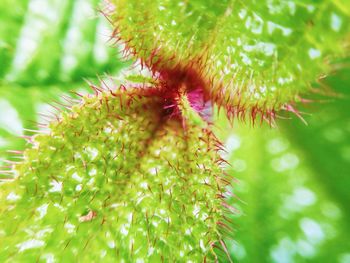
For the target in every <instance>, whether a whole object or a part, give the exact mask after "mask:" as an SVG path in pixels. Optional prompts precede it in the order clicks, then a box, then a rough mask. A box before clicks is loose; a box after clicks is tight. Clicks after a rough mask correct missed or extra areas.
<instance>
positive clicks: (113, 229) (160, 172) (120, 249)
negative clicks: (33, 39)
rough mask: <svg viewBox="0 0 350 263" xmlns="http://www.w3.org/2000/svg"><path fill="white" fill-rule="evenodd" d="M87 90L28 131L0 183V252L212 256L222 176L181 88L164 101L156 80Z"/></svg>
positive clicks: (157, 258)
mask: <svg viewBox="0 0 350 263" xmlns="http://www.w3.org/2000/svg"><path fill="white" fill-rule="evenodd" d="M96 91H97V94H96V95H94V96H90V95H89V96H86V97H83V99H82V101H81V103H80V104H78V105H75V106H73V107H72V110H71V111H70V112H65V113H62V116H61V117H60V119H59V120H57V121H53V122H51V123H50V132H49V133H48V134H42V135H36V136H34V137H32V138H31V139H30V140H31V141H32V143H33V147H32V148H31V149H28V150H26V151H25V152H24V161H23V162H20V163H18V164H15V165H14V168H13V170H14V171H15V173H16V178H15V180H14V181H10V182H8V183H3V184H2V185H1V192H0V200H1V203H0V210H1V213H0V214H1V215H0V224H1V226H2V227H1V232H0V243H1V244H3V245H2V249H1V251H0V259H1V261H6V260H7V261H23V260H29V261H32V260H44V259H47V258H51V259H54V260H56V259H58V260H60V261H61V260H63V261H65V262H76V261H77V260H79V261H87V260H88V261H91V260H93V261H101V260H102V261H115V260H127V261H138V260H141V259H142V260H146V259H148V261H149V262H161V261H164V260H165V261H179V260H182V259H186V260H192V261H194V262H198V261H201V260H202V259H203V258H207V259H208V260H213V259H215V257H217V256H216V253H214V252H213V245H214V244H215V243H218V245H217V246H221V243H222V233H221V231H222V229H221V227H220V222H221V223H223V221H225V220H224V217H223V214H224V209H223V207H222V203H223V202H224V201H223V200H222V198H220V196H223V194H224V190H225V185H226V183H224V182H225V181H224V177H223V175H222V171H221V168H220V167H219V163H220V161H221V158H220V156H219V155H218V154H217V152H216V151H217V146H216V144H217V141H216V139H215V137H214V135H213V134H212V133H211V132H210V131H209V130H208V129H206V128H200V127H199V126H197V125H194V124H193V122H192V119H191V118H192V115H190V116H187V115H186V114H187V113H188V112H189V111H191V109H190V108H189V107H190V106H189V103H183V102H186V101H187V99H186V97H183V98H181V99H180V100H179V103H178V104H177V105H176V106H174V109H173V111H171V110H169V108H164V99H163V98H162V94H163V93H162V91H161V90H158V89H156V88H150V89H149V90H143V89H141V90H140V89H134V90H132V89H131V90H130V89H129V90H128V91H123V90H120V91H118V90H106V91H102V92H99V91H98V89H96ZM177 107H179V108H178V109H177ZM163 108H164V110H161V109H163ZM177 110H180V112H178V111H177ZM195 121H196V122H198V120H195Z"/></svg>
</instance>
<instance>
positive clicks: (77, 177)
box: [72, 172, 83, 183]
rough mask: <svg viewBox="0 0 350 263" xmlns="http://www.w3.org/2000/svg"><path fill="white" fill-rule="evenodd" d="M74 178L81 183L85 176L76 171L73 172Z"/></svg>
mask: <svg viewBox="0 0 350 263" xmlns="http://www.w3.org/2000/svg"><path fill="white" fill-rule="evenodd" d="M72 178H73V179H74V180H76V181H78V182H79V183H81V182H82V181H83V178H82V177H80V176H79V175H78V173H77V172H75V173H73V174H72Z"/></svg>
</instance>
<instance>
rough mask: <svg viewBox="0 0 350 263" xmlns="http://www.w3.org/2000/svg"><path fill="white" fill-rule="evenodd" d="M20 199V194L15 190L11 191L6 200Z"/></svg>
mask: <svg viewBox="0 0 350 263" xmlns="http://www.w3.org/2000/svg"><path fill="white" fill-rule="evenodd" d="M19 199H20V196H19V195H17V194H16V193H15V192H11V193H9V194H8V195H7V197H6V200H8V201H14V202H15V201H17V200H19Z"/></svg>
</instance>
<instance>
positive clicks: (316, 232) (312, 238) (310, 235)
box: [299, 218, 325, 244]
mask: <svg viewBox="0 0 350 263" xmlns="http://www.w3.org/2000/svg"><path fill="white" fill-rule="evenodd" d="M299 226H300V228H301V229H302V230H303V232H304V234H305V236H306V238H307V240H308V241H309V242H310V243H312V244H319V243H321V242H322V241H323V240H324V239H325V233H324V231H323V230H322V228H321V226H320V224H319V223H317V222H316V221H315V220H313V219H310V218H302V219H301V220H300V222H299Z"/></svg>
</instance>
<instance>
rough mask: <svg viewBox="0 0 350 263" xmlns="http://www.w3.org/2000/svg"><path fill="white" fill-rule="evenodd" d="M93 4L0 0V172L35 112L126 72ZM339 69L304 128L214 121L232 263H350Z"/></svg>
mask: <svg viewBox="0 0 350 263" xmlns="http://www.w3.org/2000/svg"><path fill="white" fill-rule="evenodd" d="M98 2H99V1H97V0H74V1H73V0H30V1H27V0H20V1H17V2H16V3H14V1H13V0H1V1H0V166H1V165H5V164H4V160H6V159H7V158H8V153H7V150H13V149H16V150H21V149H24V147H25V141H24V140H23V139H21V138H19V136H22V135H29V134H30V132H29V131H27V130H25V129H24V128H27V129H37V125H36V124H35V122H43V121H45V120H43V119H42V117H40V116H39V115H38V113H49V112H50V106H48V104H47V103H48V102H50V101H53V100H60V98H59V96H60V95H62V94H66V93H68V92H69V91H70V90H79V91H84V90H87V84H86V83H85V81H84V79H89V80H91V81H92V82H97V81H98V80H97V79H98V76H102V77H103V76H104V75H108V76H117V75H118V74H120V70H121V69H123V68H124V67H125V63H124V64H123V63H121V62H120V59H119V58H118V48H116V47H113V41H110V42H108V40H109V36H110V30H111V29H110V28H109V25H108V22H107V21H106V19H105V18H104V17H103V16H102V15H101V14H100V13H99V12H98V11H97V10H98V4H99V3H98ZM343 65H344V67H343V69H341V70H339V71H338V72H337V73H335V74H333V75H332V76H329V77H327V78H326V80H324V81H323V84H324V85H327V86H329V87H330V88H331V89H332V91H333V93H334V94H333V95H332V96H331V95H329V96H328V97H325V96H320V95H316V94H311V95H310V97H311V98H313V99H315V102H313V103H311V104H307V105H300V107H299V108H301V109H302V111H304V112H306V113H305V114H304V118H305V119H306V121H307V122H308V125H307V126H306V125H305V124H304V123H303V122H302V121H301V120H299V119H298V118H296V117H295V116H288V115H285V117H288V119H285V120H284V119H283V120H282V119H281V120H278V122H277V124H278V125H277V126H278V127H277V128H273V129H272V128H270V127H268V125H265V124H263V125H261V126H259V125H258V126H256V127H252V125H250V124H247V123H243V122H239V121H235V122H234V124H233V125H230V124H229V123H228V122H227V120H225V118H224V117H221V116H220V117H219V118H218V121H217V123H216V125H215V126H216V127H215V130H216V133H217V135H218V136H219V138H221V139H222V140H223V142H224V143H225V146H226V148H227V151H228V153H226V154H225V157H226V158H227V159H228V160H229V162H230V164H231V166H230V167H228V168H227V169H228V170H229V172H230V173H232V174H233V175H234V177H235V178H236V179H237V180H236V181H235V182H234V183H233V189H232V191H233V192H234V193H235V194H236V195H237V196H238V198H239V199H232V200H230V201H231V203H232V204H233V205H234V206H236V207H237V208H238V209H239V211H240V212H239V213H238V214H236V215H234V216H233V218H232V219H233V224H234V225H233V228H234V241H229V240H228V241H227V246H228V248H229V251H230V253H231V254H232V257H233V258H234V259H235V262H254V263H255V262H282V263H289V262H339V263H349V262H350V88H349V87H350V61H347V60H345V61H344V62H343ZM228 127H229V128H228ZM2 177H3V178H4V176H2ZM0 249H1V248H0Z"/></svg>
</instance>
